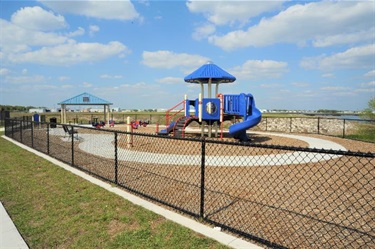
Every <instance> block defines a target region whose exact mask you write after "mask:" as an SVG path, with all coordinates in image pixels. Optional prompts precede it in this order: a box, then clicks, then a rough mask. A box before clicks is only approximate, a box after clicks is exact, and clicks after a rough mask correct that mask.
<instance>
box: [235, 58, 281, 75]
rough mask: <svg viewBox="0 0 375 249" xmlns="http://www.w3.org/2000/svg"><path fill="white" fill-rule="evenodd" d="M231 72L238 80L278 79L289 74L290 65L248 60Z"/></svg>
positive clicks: (278, 62) (270, 61)
mask: <svg viewBox="0 0 375 249" xmlns="http://www.w3.org/2000/svg"><path fill="white" fill-rule="evenodd" d="M230 72H231V74H233V75H236V78H237V79H264V78H278V77H281V76H282V75H283V74H284V73H286V72H288V63H286V62H282V61H272V60H248V61H246V62H245V63H244V64H242V65H241V66H237V67H235V68H233V69H232V70H231V71H230Z"/></svg>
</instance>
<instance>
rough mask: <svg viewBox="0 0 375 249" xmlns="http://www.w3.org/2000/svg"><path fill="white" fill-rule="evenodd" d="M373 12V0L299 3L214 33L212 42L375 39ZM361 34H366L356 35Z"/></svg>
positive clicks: (231, 46)
mask: <svg viewBox="0 0 375 249" xmlns="http://www.w3.org/2000/svg"><path fill="white" fill-rule="evenodd" d="M338 13H339V14H338ZM373 15H374V8H373V3H372V2H370V1H369V2H366V1H363V2H342V1H341V2H330V1H323V2H312V3H306V4H303V5H301V4H295V5H293V6H291V7H289V8H288V9H286V10H284V11H282V12H280V13H279V14H278V15H276V16H273V17H271V18H263V19H262V20H261V21H260V22H259V23H258V24H257V25H254V26H251V27H249V28H248V29H247V30H236V31H232V32H229V33H227V34H226V35H223V36H219V35H213V36H210V37H209V42H211V43H213V44H215V45H216V46H219V47H221V48H222V49H225V50H233V49H237V48H241V47H248V46H255V47H257V46H267V45H272V44H275V43H293V44H297V45H299V46H305V45H306V44H307V43H308V42H310V41H311V42H312V44H313V45H315V46H328V45H334V44H336V43H338V44H342V43H353V42H360V41H362V42H363V41H367V42H368V41H369V39H370V40H371V39H373V36H370V35H369V34H366V32H369V33H371V32H372V34H373V30H374V27H373ZM359 34H366V35H364V36H357V37H355V36H356V35H359ZM339 39H341V40H339Z"/></svg>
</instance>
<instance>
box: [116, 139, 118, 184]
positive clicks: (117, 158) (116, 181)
mask: <svg viewBox="0 0 375 249" xmlns="http://www.w3.org/2000/svg"><path fill="white" fill-rule="evenodd" d="M117 146H118V139H117V132H115V183H116V184H118V157H117V154H118V150H117Z"/></svg>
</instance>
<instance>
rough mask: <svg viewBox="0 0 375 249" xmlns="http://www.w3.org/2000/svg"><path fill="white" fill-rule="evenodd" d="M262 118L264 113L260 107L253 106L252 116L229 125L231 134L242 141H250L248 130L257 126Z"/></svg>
mask: <svg viewBox="0 0 375 249" xmlns="http://www.w3.org/2000/svg"><path fill="white" fill-rule="evenodd" d="M261 119H262V113H261V112H260V111H259V109H258V108H256V107H253V109H252V115H251V116H248V117H247V118H246V120H245V121H243V122H241V123H236V124H233V125H231V126H230V127H229V134H231V135H232V136H233V137H234V138H236V139H239V140H240V141H242V142H246V141H249V140H250V139H249V137H248V136H247V135H246V130H247V129H250V128H251V127H253V126H256V125H257V124H258V123H259V122H260V120H261Z"/></svg>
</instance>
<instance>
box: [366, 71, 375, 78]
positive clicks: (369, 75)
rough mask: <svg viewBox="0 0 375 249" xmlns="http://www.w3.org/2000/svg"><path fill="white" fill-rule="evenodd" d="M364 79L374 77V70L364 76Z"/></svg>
mask: <svg viewBox="0 0 375 249" xmlns="http://www.w3.org/2000/svg"><path fill="white" fill-rule="evenodd" d="M364 76H365V77H375V70H371V71H369V72H367V73H365V75H364Z"/></svg>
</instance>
